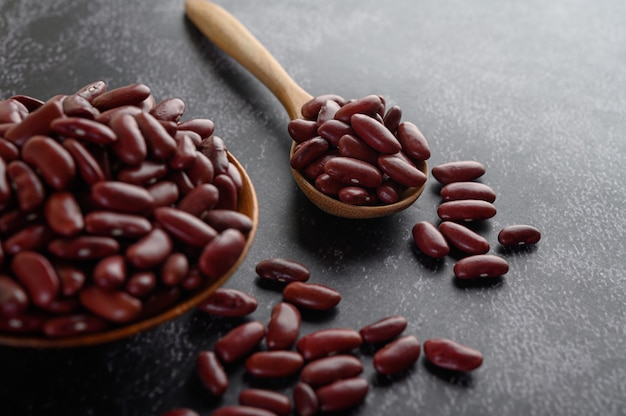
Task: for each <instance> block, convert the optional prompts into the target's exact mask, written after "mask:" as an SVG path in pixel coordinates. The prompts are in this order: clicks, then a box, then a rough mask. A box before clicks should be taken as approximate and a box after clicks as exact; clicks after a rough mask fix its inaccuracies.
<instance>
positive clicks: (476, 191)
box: [440, 182, 496, 202]
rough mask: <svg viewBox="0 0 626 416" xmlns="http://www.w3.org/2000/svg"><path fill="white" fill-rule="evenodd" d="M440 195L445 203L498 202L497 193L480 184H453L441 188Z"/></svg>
mask: <svg viewBox="0 0 626 416" xmlns="http://www.w3.org/2000/svg"><path fill="white" fill-rule="evenodd" d="M440 195H441V199H443V200H444V201H457V200H463V199H481V200H483V201H487V202H494V201H495V200H496V193H495V192H494V191H493V189H491V188H490V187H489V186H488V185H485V184H484V183H480V182H451V183H449V184H447V185H445V186H444V187H443V188H441V191H440Z"/></svg>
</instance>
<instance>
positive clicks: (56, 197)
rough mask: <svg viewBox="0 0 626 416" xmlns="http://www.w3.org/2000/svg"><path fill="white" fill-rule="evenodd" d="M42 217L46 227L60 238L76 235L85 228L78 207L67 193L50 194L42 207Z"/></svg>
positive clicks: (71, 195)
mask: <svg viewBox="0 0 626 416" xmlns="http://www.w3.org/2000/svg"><path fill="white" fill-rule="evenodd" d="M44 215H45V217H46V221H47V223H48V226H49V227H50V228H51V229H52V230H54V232H56V233H57V234H60V235H62V236H66V237H70V236H73V235H76V234H78V233H79V232H81V231H82V229H83V227H84V226H85V222H84V219H83V213H82V212H81V209H80V206H79V205H78V202H77V201H76V199H75V198H74V195H73V194H72V193H71V192H68V191H59V192H53V193H52V194H50V195H49V196H48V199H47V200H46V202H45V205H44Z"/></svg>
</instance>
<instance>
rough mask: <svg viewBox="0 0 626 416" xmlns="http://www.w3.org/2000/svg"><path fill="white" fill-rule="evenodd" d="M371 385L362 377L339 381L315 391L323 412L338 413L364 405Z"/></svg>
mask: <svg viewBox="0 0 626 416" xmlns="http://www.w3.org/2000/svg"><path fill="white" fill-rule="evenodd" d="M368 391H369V383H368V382H367V380H366V379H364V378H361V377H354V378H348V379H345V380H338V381H335V382H334V383H332V384H329V385H327V386H324V387H321V388H319V389H318V390H316V391H315V394H316V395H317V398H318V400H319V403H320V410H321V411H322V412H338V411H341V410H346V409H349V408H351V407H354V406H356V405H358V404H359V403H362V402H363V400H365V396H366V395H367V392H368Z"/></svg>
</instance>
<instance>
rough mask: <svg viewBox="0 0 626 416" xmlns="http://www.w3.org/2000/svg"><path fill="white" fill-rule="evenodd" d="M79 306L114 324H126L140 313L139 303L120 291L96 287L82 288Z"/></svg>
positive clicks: (140, 306)
mask: <svg viewBox="0 0 626 416" xmlns="http://www.w3.org/2000/svg"><path fill="white" fill-rule="evenodd" d="M79 300H80V303H81V305H82V306H83V307H84V308H85V309H87V310H89V311H90V312H92V313H94V314H95V315H97V316H99V317H101V318H103V319H105V320H107V321H110V322H115V323H127V322H130V321H132V320H134V319H135V318H137V317H138V316H139V314H140V313H141V308H142V305H141V301H140V300H139V299H137V298H135V297H134V296H131V295H129V294H128V293H126V292H124V291H122V290H114V291H110V290H106V289H102V288H100V287H98V286H89V287H86V288H84V289H83V290H82V291H81V292H80V294H79Z"/></svg>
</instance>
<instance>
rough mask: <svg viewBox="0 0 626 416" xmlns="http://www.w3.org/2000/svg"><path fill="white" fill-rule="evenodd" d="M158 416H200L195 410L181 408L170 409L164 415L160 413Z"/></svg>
mask: <svg viewBox="0 0 626 416" xmlns="http://www.w3.org/2000/svg"><path fill="white" fill-rule="evenodd" d="M159 416H200V414H199V413H198V412H196V411H195V410H191V409H187V408H184V407H181V408H179V409H172V410H169V411H167V412H165V413H161V414H160V415H159Z"/></svg>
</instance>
